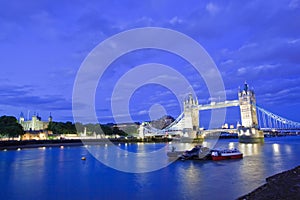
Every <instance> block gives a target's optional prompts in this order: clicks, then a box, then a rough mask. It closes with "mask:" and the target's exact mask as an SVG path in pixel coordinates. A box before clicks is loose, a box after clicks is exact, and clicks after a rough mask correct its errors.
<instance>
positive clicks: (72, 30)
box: [0, 0, 300, 125]
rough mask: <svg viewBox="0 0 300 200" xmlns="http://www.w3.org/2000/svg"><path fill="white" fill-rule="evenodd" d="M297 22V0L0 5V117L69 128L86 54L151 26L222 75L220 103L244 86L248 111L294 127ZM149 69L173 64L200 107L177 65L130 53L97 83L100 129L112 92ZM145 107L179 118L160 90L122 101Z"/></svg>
mask: <svg viewBox="0 0 300 200" xmlns="http://www.w3.org/2000/svg"><path fill="white" fill-rule="evenodd" d="M299 21H300V1H299V0H266V1H261V0H251V1H249V0H228V1H227V0H226V1H204V0H202V1H194V0H190V1H181V0H179V1H171V0H169V1H158V0H157V1H154V0H152V1H151V0H143V1H130V0H124V1H115V0H110V1H101V0H100V1H99V0H94V1H93V0H92V1H84V0H74V1H70V0H61V1H53V0H38V1H37V0H26V1H24V0H12V1H4V0H2V1H0V55H1V59H0V66H1V70H0V83H1V84H0V115H14V116H16V117H18V116H19V113H20V112H21V111H22V112H24V114H25V116H27V114H28V113H29V115H32V114H33V113H34V112H38V113H39V114H40V115H41V117H42V118H43V119H44V120H45V119H47V117H48V115H49V112H52V115H53V118H54V120H55V121H67V120H70V121H72V120H73V117H72V92H73V84H74V81H75V78H76V73H77V71H78V69H79V68H80V65H81V63H82V62H83V60H84V59H85V57H86V56H87V55H88V53H89V52H90V51H91V50H92V49H93V48H95V47H96V45H98V44H99V43H100V42H102V41H103V40H105V39H107V38H109V37H110V36H113V35H114V34H117V33H120V32H122V31H125V30H129V29H132V28H140V27H149V26H151V27H164V28H169V29H173V30H176V31H180V32H182V33H184V34H186V35H188V36H190V37H191V38H193V39H194V40H196V41H197V42H199V43H200V44H201V45H202V46H203V47H204V48H205V49H206V51H207V52H208V53H209V55H210V56H211V57H212V59H213V60H214V62H215V64H216V66H217V67H218V69H219V71H220V73H221V75H222V78H223V81H224V85H225V89H226V95H227V99H229V100H233V99H237V90H238V87H239V86H242V85H243V83H244V81H247V82H248V83H249V85H250V87H251V88H252V87H253V88H254V90H255V92H256V96H257V104H259V105H260V106H261V107H263V108H265V109H266V110H269V111H271V112H273V113H275V114H278V115H280V116H283V117H286V118H288V119H291V120H294V121H300V101H299V99H300V54H299V53H300V25H299ZM149 62H156V63H162V64H166V65H168V66H171V67H174V68H175V69H177V70H178V71H179V72H180V73H182V74H183V76H185V77H187V79H188V80H189V81H190V82H191V84H192V85H193V87H194V90H195V91H196V93H197V97H198V99H199V101H200V103H208V102H210V100H211V99H210V97H209V94H208V91H207V88H206V86H205V83H204V81H203V80H202V79H201V77H200V76H196V75H195V73H194V71H193V69H192V68H191V67H190V65H189V63H187V62H186V61H185V60H183V59H181V58H179V57H178V56H174V55H173V54H171V53H168V52H163V51H159V50H144V51H137V52H132V53H130V54H128V55H125V56H122V57H120V58H119V59H117V60H116V61H115V62H114V63H113V64H112V65H111V66H110V67H109V68H108V70H107V71H106V72H105V75H104V76H103V77H102V81H101V84H99V85H98V88H97V94H96V112H97V116H98V118H99V121H100V122H102V123H106V122H113V121H114V120H113V118H112V116H111V115H112V113H111V108H110V97H111V94H112V92H111V90H112V89H113V87H112V86H113V85H114V84H115V83H116V82H117V80H118V79H119V78H120V77H121V76H122V74H124V73H126V72H127V71H128V70H130V69H131V68H133V67H134V66H137V65H141V64H145V63H149ZM174 84H176V81H174ZM155 103H156V104H161V105H162V106H164V107H165V110H166V112H167V113H168V114H170V115H172V116H174V117H176V116H177V115H179V114H180V102H178V101H177V100H176V98H175V97H174V95H173V94H172V93H171V92H169V91H168V89H167V88H164V87H162V86H160V85H145V86H143V87H141V88H140V89H139V91H137V92H135V93H134V94H133V96H132V99H131V104H130V105H129V107H130V112H131V115H132V118H133V119H134V120H136V121H142V120H147V119H149V113H148V111H149V109H150V108H151V105H153V104H155ZM100 105H101V106H100ZM200 115H202V116H203V118H204V117H205V116H206V113H203V114H202V113H200ZM207 116H208V115H207ZM201 120H202V119H201ZM205 120H206V121H207V119H204V121H203V123H205ZM238 120H239V114H238V108H229V109H228V116H227V121H228V122H229V123H234V124H236V122H237V121H238ZM201 123H202V122H201ZM204 125H205V124H204Z"/></svg>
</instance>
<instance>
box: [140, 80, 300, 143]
mask: <svg viewBox="0 0 300 200" xmlns="http://www.w3.org/2000/svg"><path fill="white" fill-rule="evenodd" d="M183 105H184V111H183V113H181V114H180V115H179V117H178V118H177V119H176V120H175V121H174V122H173V123H171V124H170V125H169V126H168V127H166V128H164V129H162V130H160V129H155V128H154V127H151V125H150V124H147V123H143V124H142V126H141V127H140V135H142V136H163V135H179V136H181V137H190V138H195V137H196V136H200V137H203V136H204V135H206V134H211V133H214V132H215V133H220V132H224V131H226V132H231V133H238V137H239V140H240V141H241V142H243V141H246V142H249V141H256V140H258V141H259V140H263V138H264V132H283V131H297V130H300V123H298V122H294V121H291V120H288V119H286V118H283V117H280V116H278V115H276V114H274V113H271V112H269V111H267V110H265V109H263V108H261V107H259V106H257V105H256V98H255V94H254V91H253V90H250V89H249V87H248V84H246V83H245V85H244V88H243V90H240V91H239V92H238V100H231V101H224V102H211V103H210V104H206V105H199V103H198V100H197V98H193V96H192V95H191V94H190V95H189V96H188V98H187V99H186V100H185V101H184V102H183ZM234 106H239V107H240V114H241V122H242V124H241V125H240V126H238V127H237V129H211V130H201V129H200V128H199V111H201V110H211V109H220V108H227V107H234Z"/></svg>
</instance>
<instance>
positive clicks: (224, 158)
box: [211, 154, 243, 160]
mask: <svg viewBox="0 0 300 200" xmlns="http://www.w3.org/2000/svg"><path fill="white" fill-rule="evenodd" d="M211 158H212V160H228V159H241V158H243V154H238V155H228V156H227V155H226V156H212V157H211Z"/></svg>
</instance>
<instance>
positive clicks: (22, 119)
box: [19, 112, 25, 124]
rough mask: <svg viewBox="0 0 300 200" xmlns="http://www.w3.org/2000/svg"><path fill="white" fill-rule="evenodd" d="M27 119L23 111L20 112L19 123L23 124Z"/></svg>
mask: <svg viewBox="0 0 300 200" xmlns="http://www.w3.org/2000/svg"><path fill="white" fill-rule="evenodd" d="M24 121H25V117H24V114H23V112H21V113H20V118H19V123H20V124H22V123H23V122H24Z"/></svg>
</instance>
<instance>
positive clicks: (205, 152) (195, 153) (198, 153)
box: [180, 145, 210, 160]
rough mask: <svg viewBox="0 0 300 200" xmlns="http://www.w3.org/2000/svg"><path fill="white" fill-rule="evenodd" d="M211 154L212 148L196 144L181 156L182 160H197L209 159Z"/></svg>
mask: <svg viewBox="0 0 300 200" xmlns="http://www.w3.org/2000/svg"><path fill="white" fill-rule="evenodd" d="M209 156H210V149H209V148H207V147H202V146H201V145H196V146H195V147H194V148H193V149H191V150H189V151H185V152H184V153H183V154H182V155H181V156H180V158H181V159H182V160H189V159H193V160H194V159H196V160H207V159H208V158H209Z"/></svg>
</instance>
